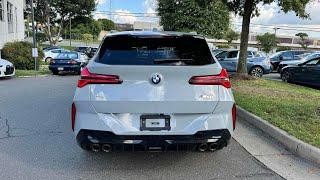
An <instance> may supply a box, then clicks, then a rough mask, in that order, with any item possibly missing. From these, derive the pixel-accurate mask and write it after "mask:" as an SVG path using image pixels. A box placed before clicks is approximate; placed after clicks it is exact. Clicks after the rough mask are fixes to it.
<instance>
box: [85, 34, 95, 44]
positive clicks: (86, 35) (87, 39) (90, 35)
mask: <svg viewBox="0 0 320 180" xmlns="http://www.w3.org/2000/svg"><path fill="white" fill-rule="evenodd" d="M82 39H83V41H84V42H85V43H86V45H88V43H89V42H92V40H93V36H92V34H83V35H82Z"/></svg>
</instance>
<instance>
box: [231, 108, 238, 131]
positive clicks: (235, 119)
mask: <svg viewBox="0 0 320 180" xmlns="http://www.w3.org/2000/svg"><path fill="white" fill-rule="evenodd" d="M236 121H237V106H236V104H233V107H232V126H233V130H235V129H236Z"/></svg>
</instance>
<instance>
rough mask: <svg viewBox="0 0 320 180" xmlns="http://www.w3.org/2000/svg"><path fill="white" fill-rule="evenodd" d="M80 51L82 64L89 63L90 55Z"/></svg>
mask: <svg viewBox="0 0 320 180" xmlns="http://www.w3.org/2000/svg"><path fill="white" fill-rule="evenodd" d="M78 53H79V62H81V63H82V65H86V64H88V61H89V57H88V56H87V55H86V54H85V53H80V52H78Z"/></svg>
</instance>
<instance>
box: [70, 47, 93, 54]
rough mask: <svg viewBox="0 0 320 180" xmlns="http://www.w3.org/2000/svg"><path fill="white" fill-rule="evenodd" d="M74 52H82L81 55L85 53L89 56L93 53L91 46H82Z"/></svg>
mask: <svg viewBox="0 0 320 180" xmlns="http://www.w3.org/2000/svg"><path fill="white" fill-rule="evenodd" d="M74 51H77V52H80V53H85V54H86V55H87V56H89V55H90V52H91V47H89V46H80V47H77V48H76V49H75V50H74Z"/></svg>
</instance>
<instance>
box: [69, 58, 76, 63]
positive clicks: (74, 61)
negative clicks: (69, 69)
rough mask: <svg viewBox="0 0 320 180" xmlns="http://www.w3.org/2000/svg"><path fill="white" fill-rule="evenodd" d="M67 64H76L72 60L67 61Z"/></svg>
mask: <svg viewBox="0 0 320 180" xmlns="http://www.w3.org/2000/svg"><path fill="white" fill-rule="evenodd" d="M68 64H77V61H76V60H73V59H72V60H70V61H68Z"/></svg>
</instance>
